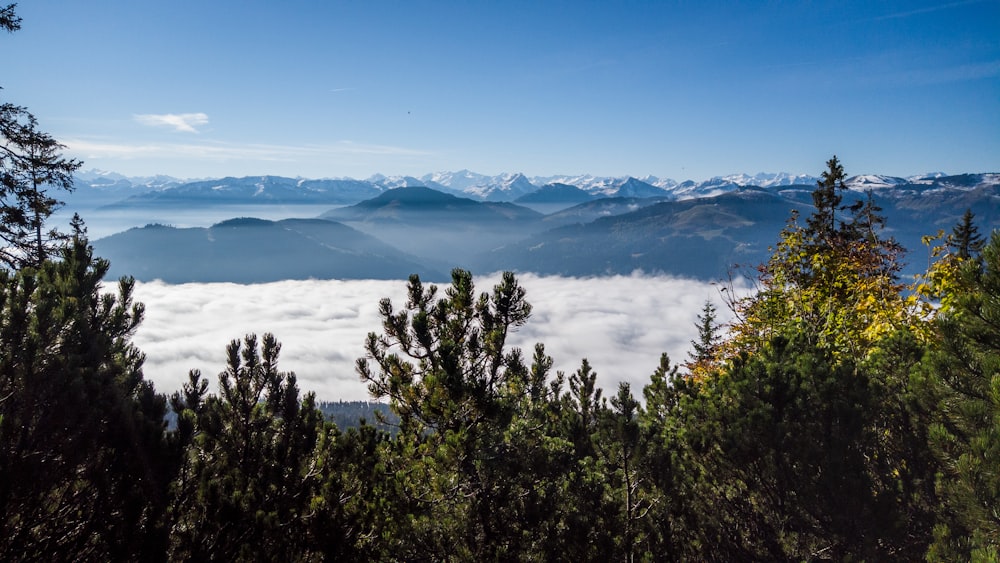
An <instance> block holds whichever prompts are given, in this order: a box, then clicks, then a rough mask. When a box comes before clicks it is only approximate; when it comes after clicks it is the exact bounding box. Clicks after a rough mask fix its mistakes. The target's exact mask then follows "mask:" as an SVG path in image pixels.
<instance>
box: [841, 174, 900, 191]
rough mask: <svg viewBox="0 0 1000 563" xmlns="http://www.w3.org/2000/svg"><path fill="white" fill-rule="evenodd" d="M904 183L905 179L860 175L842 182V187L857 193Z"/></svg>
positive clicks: (880, 175) (879, 175)
mask: <svg viewBox="0 0 1000 563" xmlns="http://www.w3.org/2000/svg"><path fill="white" fill-rule="evenodd" d="M905 183H906V179H904V178H897V177H896V176H884V175H882V174H862V175H859V176H851V177H850V178H848V179H847V180H846V181H844V185H846V186H847V189H850V190H857V191H867V190H883V189H886V188H892V187H895V186H899V185H901V184H905Z"/></svg>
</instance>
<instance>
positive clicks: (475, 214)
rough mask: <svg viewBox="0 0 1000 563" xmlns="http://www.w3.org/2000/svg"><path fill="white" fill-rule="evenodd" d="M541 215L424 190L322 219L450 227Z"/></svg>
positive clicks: (397, 193)
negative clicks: (451, 224)
mask: <svg viewBox="0 0 1000 563" xmlns="http://www.w3.org/2000/svg"><path fill="white" fill-rule="evenodd" d="M541 216H542V215H541V213H538V212H536V211H532V210H530V209H527V208H525V207H521V206H518V205H514V204H510V203H496V202H480V201H475V200H472V199H469V198H464V197H457V196H453V195H451V194H446V193H443V192H439V191H437V190H432V189H431V188H424V187H409V188H395V189H392V190H387V191H385V192H383V193H382V194H379V195H378V196H376V197H374V198H372V199H368V200H365V201H362V202H360V203H357V204H355V205H351V206H348V207H342V208H338V209H332V210H330V211H328V212H326V213H324V214H323V215H322V216H321V217H322V218H324V219H334V220H338V221H364V222H399V223H410V224H417V225H421V224H426V223H429V222H434V221H448V222H449V223H454V224H475V223H482V222H484V221H485V222H488V223H492V222H498V221H499V222H507V221H517V222H533V221H536V220H538V219H540V218H541Z"/></svg>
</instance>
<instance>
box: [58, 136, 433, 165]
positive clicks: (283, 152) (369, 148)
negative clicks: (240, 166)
mask: <svg viewBox="0 0 1000 563" xmlns="http://www.w3.org/2000/svg"><path fill="white" fill-rule="evenodd" d="M63 144H65V145H66V147H67V149H68V151H69V152H71V153H73V154H74V155H77V156H80V157H82V158H92V159H94V158H122V159H128V158H150V157H156V158H176V157H183V158H185V159H192V160H264V161H289V162H294V161H297V160H302V159H312V158H316V157H334V156H358V155H377V156H403V157H421V156H430V155H431V154H433V153H431V152H430V151H425V150H419V149H411V148H406V147H396V146H391V145H378V144H368V143H357V142H353V141H340V142H338V143H332V144H326V145H278V144H254V143H248V144H239V143H226V142H203V143H145V144H127V143H115V142H108V141H100V140H89V139H81V138H77V139H64V140H63Z"/></svg>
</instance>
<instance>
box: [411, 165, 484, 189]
mask: <svg viewBox="0 0 1000 563" xmlns="http://www.w3.org/2000/svg"><path fill="white" fill-rule="evenodd" d="M420 179H421V180H422V181H424V182H425V184H424V185H426V182H433V183H435V184H439V185H442V186H445V187H447V188H451V189H452V190H456V191H460V192H461V191H465V189H466V188H471V187H473V186H484V185H489V184H490V183H493V182H495V179H496V176H493V177H491V176H485V175H483V174H477V173H475V172H471V171H469V170H464V169H463V170H459V171H458V172H434V173H432V174H425V175H423V176H421V177H420Z"/></svg>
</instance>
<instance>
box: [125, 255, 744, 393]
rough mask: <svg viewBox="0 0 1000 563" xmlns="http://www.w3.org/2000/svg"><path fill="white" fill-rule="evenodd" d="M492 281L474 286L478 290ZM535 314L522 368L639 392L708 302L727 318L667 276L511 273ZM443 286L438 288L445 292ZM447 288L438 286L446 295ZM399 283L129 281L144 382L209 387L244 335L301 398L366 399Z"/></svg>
mask: <svg viewBox="0 0 1000 563" xmlns="http://www.w3.org/2000/svg"><path fill="white" fill-rule="evenodd" d="M498 279H499V276H497V275H487V276H478V277H477V278H476V288H477V291H478V292H482V291H489V290H491V289H492V287H493V284H494V283H495V282H496V281H497V280H498ZM518 280H519V282H520V283H521V285H523V286H524V287H525V289H526V290H527V298H528V301H529V302H530V303H531V304H532V306H533V311H532V315H531V319H530V320H529V321H528V323H527V324H526V325H525V326H523V327H521V329H520V330H519V331H518V332H516V333H514V334H513V336H512V337H511V338H510V342H511V344H512V345H513V346H517V347H520V348H521V349H522V351H523V352H524V354H525V356H527V357H528V358H529V359H530V356H531V354H532V351H533V348H534V344H535V343H536V342H541V343H543V344H545V347H546V352H547V353H548V354H549V355H550V356H552V357H553V359H554V361H555V366H554V367H555V369H558V370H563V371H565V372H566V373H567V375H568V374H569V373H571V372H572V371H574V370H576V369H577V368H578V367H579V366H580V361H581V359H582V358H587V359H588V360H589V361H590V363H591V365H592V366H593V367H594V369H595V370H596V371H597V373H598V384H599V385H600V386H601V387H602V388H604V389H607V390H609V391H610V390H613V389H614V388H616V387H617V385H618V382H619V381H628V382H629V383H630V384H631V385H632V387H633V389H636V391H637V392H638V390H640V389H641V388H642V386H643V385H645V384H646V383H648V381H649V375H650V374H651V373H652V372H653V370H654V369H655V368H656V366H657V364H658V361H659V356H660V354H661V353H662V352H667V353H668V354H670V357H671V359H672V360H673V361H675V362H680V361H683V360H685V359H686V357H687V353H688V351H689V349H690V340H692V339H693V338H695V337H696V336H697V329H696V327H695V322H696V321H697V315H698V314H699V312H700V311H701V308H702V307H703V305H704V303H705V301H706V300H711V301H713V302H714V303H715V304H716V306H717V308H718V309H719V318H720V320H725V319H726V318H727V315H728V311H727V310H726V309H725V307H724V305H723V304H722V295H723V292H721V291H720V288H719V287H718V286H716V285H713V284H710V283H706V282H701V281H696V280H687V279H680V278H672V277H666V276H644V275H633V276H608V277H594V278H564V277H552V276H546V277H542V276H536V275H532V274H526V275H520V276H518ZM442 285H443V284H442ZM443 289H444V287H440V290H443ZM405 294H406V281H405V280H400V281H385V280H348V281H341V280H304V281H282V282H274V283H266V284H246V285H240V284H230V283H207V284H201V283H192V284H177V285H172V284H165V283H162V282H146V283H142V282H140V283H138V284H137V287H136V290H135V297H136V300H137V301H141V302H143V303H144V304H145V305H146V317H145V320H144V321H143V323H142V324H141V325H140V327H139V330H138V332H137V333H136V335H135V338H134V342H135V344H136V345H137V346H138V347H139V348H140V349H141V350H142V351H143V352H145V353H146V364H145V374H146V377H147V378H148V379H150V380H151V381H153V382H154V383H155V384H156V388H157V389H158V390H159V391H160V392H167V393H170V392H173V391H174V390H177V389H179V388H180V387H181V385H182V383H183V382H184V381H186V378H187V373H188V370H190V369H200V370H201V371H202V373H203V375H206V376H208V377H209V378H210V379H211V381H212V386H213V389H214V386H215V385H216V383H215V381H216V375H217V374H218V372H219V371H221V370H222V369H223V368H224V367H225V361H226V353H225V349H226V345H227V344H228V343H229V341H230V340H232V339H235V338H242V337H243V336H244V335H245V334H247V333H256V334H258V335H261V334H263V333H265V332H271V333H273V334H274V335H275V336H276V337H277V338H278V340H279V341H280V342H281V344H282V349H281V361H280V363H279V368H280V369H282V370H286V371H294V372H295V374H296V376H297V377H298V381H299V386H300V388H301V389H302V390H303V391H314V392H315V393H316V395H317V397H318V398H319V399H321V400H328V401H330V400H332V401H336V400H364V399H367V398H368V393H367V390H366V388H365V386H364V385H363V384H362V383H361V381H360V380H359V378H358V376H357V374H356V373H355V371H354V363H355V361H356V359H357V358H358V357H361V356H363V354H364V348H363V344H364V339H365V336H366V335H367V334H368V333H369V332H372V331H375V332H380V331H381V323H380V320H379V317H378V303H379V300H380V299H382V298H383V297H389V298H391V299H392V301H393V304H394V305H395V306H396V308H397V310H398V309H399V308H400V307H402V306H403V305H405Z"/></svg>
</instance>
